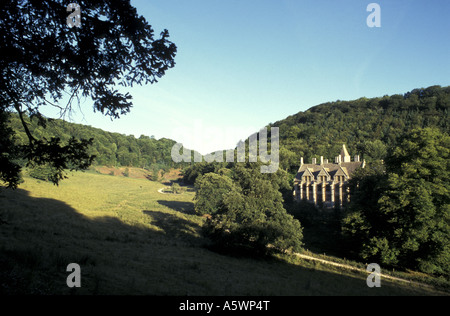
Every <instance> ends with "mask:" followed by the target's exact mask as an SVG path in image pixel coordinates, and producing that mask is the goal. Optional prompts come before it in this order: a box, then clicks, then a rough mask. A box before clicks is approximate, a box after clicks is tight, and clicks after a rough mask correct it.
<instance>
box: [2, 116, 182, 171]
mask: <svg viewBox="0 0 450 316" xmlns="http://www.w3.org/2000/svg"><path fill="white" fill-rule="evenodd" d="M26 121H27V123H28V128H29V130H30V132H31V133H33V135H36V136H37V138H39V139H42V138H45V139H48V140H49V139H51V138H52V137H53V138H59V139H60V140H61V142H62V143H67V142H68V141H69V139H70V138H71V137H75V138H79V139H91V138H92V139H93V141H92V145H91V146H89V148H88V154H89V155H90V156H95V159H94V160H93V164H94V165H100V166H110V167H138V168H143V169H146V170H152V171H154V170H156V171H159V170H164V171H167V170H169V169H170V168H181V167H183V164H184V165H185V164H186V163H183V162H181V163H175V162H173V160H172V157H171V149H172V146H173V145H174V144H175V143H176V142H175V141H174V140H171V139H167V138H161V139H155V137H154V136H146V135H141V136H140V137H139V138H136V137H135V136H134V135H124V134H119V133H112V132H107V131H104V130H102V129H99V128H95V127H91V126H87V125H82V124H76V123H71V122H67V121H64V120H61V119H49V120H48V122H47V123H46V127H45V128H44V127H43V126H40V125H39V124H38V120H36V119H30V117H26ZM9 127H11V128H12V129H13V130H14V132H15V136H14V137H15V143H16V145H17V146H21V145H25V144H26V143H27V142H28V138H27V135H26V133H25V131H24V128H23V125H22V123H21V121H20V119H19V116H18V115H17V114H15V113H10V122H9ZM24 164H25V161H23V162H22V165H24Z"/></svg>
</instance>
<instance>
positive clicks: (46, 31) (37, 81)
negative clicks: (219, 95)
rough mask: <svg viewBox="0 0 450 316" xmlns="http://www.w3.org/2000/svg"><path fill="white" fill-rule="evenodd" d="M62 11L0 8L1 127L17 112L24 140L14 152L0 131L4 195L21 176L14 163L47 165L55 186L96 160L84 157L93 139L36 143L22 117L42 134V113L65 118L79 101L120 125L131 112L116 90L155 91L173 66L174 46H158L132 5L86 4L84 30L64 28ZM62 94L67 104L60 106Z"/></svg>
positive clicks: (52, 4)
mask: <svg viewBox="0 0 450 316" xmlns="http://www.w3.org/2000/svg"><path fill="white" fill-rule="evenodd" d="M66 7H67V3H65V2H64V1H58V0H44V1H31V0H22V1H2V2H1V4H0V21H1V22H0V34H1V35H0V36H1V41H0V51H1V52H2V59H1V60H0V69H1V80H0V116H1V117H2V119H1V120H0V124H2V125H3V124H5V121H6V119H5V117H6V116H7V115H8V113H10V112H12V111H15V112H17V113H18V114H19V117H20V120H21V123H22V125H23V127H24V130H25V132H26V135H27V138H28V144H27V145H24V146H22V147H21V148H20V150H19V149H18V148H11V146H9V145H8V144H9V143H8V142H9V139H11V138H12V137H13V132H12V131H11V130H5V129H3V131H5V132H8V134H2V137H1V138H0V142H1V143H0V148H1V159H2V164H1V167H0V179H1V180H2V181H4V182H6V183H7V185H8V186H9V187H16V186H17V177H18V173H19V171H20V167H19V165H17V164H15V163H14V161H13V160H12V158H13V157H14V156H19V157H21V158H24V159H26V161H27V163H28V164H35V165H44V164H48V165H50V166H51V167H52V168H53V169H54V170H55V174H54V176H53V177H52V181H53V182H54V183H55V184H57V183H58V182H59V181H60V180H61V179H62V178H64V177H65V176H64V169H66V168H72V169H86V168H87V167H88V166H89V165H90V164H91V163H92V160H93V157H92V156H90V155H89V154H88V153H87V148H88V146H89V145H91V144H92V139H89V140H88V139H75V138H71V139H70V140H69V141H68V142H66V143H63V142H62V141H61V139H59V138H51V139H39V138H37V137H36V136H35V135H33V134H32V133H31V132H30V130H29V128H28V124H27V123H26V119H25V116H26V115H29V116H30V117H31V118H32V119H37V121H38V123H39V124H40V125H41V126H44V127H45V125H46V122H47V120H46V119H45V117H44V116H43V115H42V114H41V113H40V111H39V108H40V107H41V106H43V105H51V106H54V107H56V108H58V109H60V111H61V116H66V115H69V114H70V112H71V110H72V108H73V106H74V102H75V101H78V104H79V98H80V97H90V98H91V99H92V100H93V109H94V111H99V112H101V113H102V114H104V115H106V116H110V117H111V118H112V119H115V118H119V117H120V115H124V114H126V113H128V112H129V111H130V108H131V107H132V102H131V99H132V97H131V95H130V94H129V93H128V92H127V93H125V94H123V93H121V92H119V91H118V90H117V89H116V85H119V86H123V87H127V86H133V85H134V84H140V85H141V84H147V83H155V82H157V79H158V78H160V77H162V76H163V75H164V74H165V72H166V71H167V70H168V69H169V68H171V67H173V66H174V65H175V62H174V57H175V53H176V46H175V45H174V44H173V43H171V42H170V41H169V40H168V37H169V33H168V31H167V30H164V31H163V32H162V33H161V36H160V38H158V39H155V38H154V31H153V29H152V28H151V26H150V25H149V24H148V23H147V21H146V20H145V19H144V18H143V17H142V16H139V15H138V14H137V12H136V9H135V8H134V7H132V6H131V5H130V3H129V1H100V2H98V1H92V0H86V1H83V2H82V7H81V25H80V26H81V27H72V28H70V27H69V26H68V25H67V24H66V19H67V16H68V13H67V11H66ZM64 94H67V95H68V96H69V97H68V100H67V103H65V104H64V105H61V104H60V102H62V101H63V99H64V98H63V96H64ZM17 151H18V152H17Z"/></svg>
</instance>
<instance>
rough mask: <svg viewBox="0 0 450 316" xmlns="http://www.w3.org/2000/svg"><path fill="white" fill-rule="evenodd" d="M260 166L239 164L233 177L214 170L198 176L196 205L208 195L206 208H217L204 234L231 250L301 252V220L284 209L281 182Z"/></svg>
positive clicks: (208, 220) (236, 165) (231, 174)
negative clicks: (265, 172) (280, 190)
mask: <svg viewBox="0 0 450 316" xmlns="http://www.w3.org/2000/svg"><path fill="white" fill-rule="evenodd" d="M259 168H260V164H259V163H249V164H245V165H244V164H240V163H238V164H235V165H234V166H233V167H232V170H231V172H229V173H228V174H230V177H231V178H229V177H228V176H226V175H216V174H213V173H208V174H206V175H205V176H203V177H201V178H199V180H198V186H199V190H198V191H197V194H196V201H197V202H196V205H195V207H196V209H201V208H202V205H201V204H199V203H198V201H206V200H207V199H208V197H209V198H210V200H209V201H208V204H207V209H208V210H214V212H213V213H212V215H211V217H209V218H208V219H207V221H206V223H205V225H204V233H205V235H206V236H208V237H209V238H210V239H211V240H212V241H213V242H214V244H215V245H216V246H217V247H219V248H222V249H226V250H231V251H244V252H246V253H253V254H255V253H256V254H263V255H265V254H269V253H271V252H273V251H286V250H293V251H298V250H299V249H300V247H301V245H302V243H301V240H302V238H303V235H302V227H301V225H300V222H299V221H298V220H296V219H294V218H293V216H291V215H289V214H288V213H287V212H286V210H285V209H284V207H283V198H282V194H281V193H280V192H279V191H278V188H279V184H278V183H276V181H271V180H270V178H269V176H268V175H267V174H261V173H260V169H259ZM224 174H227V173H224ZM272 176H273V175H272ZM218 182H222V183H221V184H219V185H216V184H217V183H218ZM205 188H207V190H204V189H205ZM205 193H206V194H208V195H205ZM211 197H213V198H212V199H211Z"/></svg>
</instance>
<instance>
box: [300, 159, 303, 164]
mask: <svg viewBox="0 0 450 316" xmlns="http://www.w3.org/2000/svg"><path fill="white" fill-rule="evenodd" d="M302 165H303V157H301V158H300V166H302Z"/></svg>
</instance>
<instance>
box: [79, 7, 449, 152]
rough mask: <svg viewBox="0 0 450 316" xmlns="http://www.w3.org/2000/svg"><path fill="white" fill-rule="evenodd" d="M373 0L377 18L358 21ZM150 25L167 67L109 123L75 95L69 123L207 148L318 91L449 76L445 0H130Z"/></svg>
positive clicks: (307, 101) (340, 94)
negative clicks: (165, 40)
mask: <svg viewBox="0 0 450 316" xmlns="http://www.w3.org/2000/svg"><path fill="white" fill-rule="evenodd" d="M371 2H375V3H378V4H379V5H380V8H381V14H380V17H381V27H379V28H376V27H374V28H370V27H368V26H367V24H366V19H367V17H368V16H369V15H370V14H371V12H367V11H366V8H367V6H368V5H369V3H371ZM131 3H132V5H134V6H135V7H136V8H137V10H138V12H139V13H140V14H141V15H143V16H144V17H145V18H146V19H147V21H148V22H149V23H150V24H151V25H152V27H153V29H154V30H155V34H159V33H160V32H161V31H162V30H163V29H168V30H169V32H170V35H171V40H172V41H173V42H174V43H175V44H176V45H177V47H178V54H177V56H176V59H175V60H176V66H175V67H174V68H173V69H170V70H169V71H168V72H167V74H166V76H164V77H163V78H161V79H160V81H159V82H158V83H156V84H154V85H147V86H143V87H136V88H133V89H132V90H131V91H130V93H131V94H132V95H133V97H134V98H133V100H134V101H133V104H134V107H133V108H132V110H131V113H129V114H128V115H126V116H123V117H122V118H120V119H119V120H114V121H112V122H111V120H110V119H109V118H105V117H102V115H101V114H99V113H96V114H94V113H93V112H92V107H91V104H90V100H86V101H85V102H84V103H83V104H82V114H81V113H78V115H74V117H73V120H74V121H76V122H78V123H83V124H87V125H92V126H95V127H99V128H102V129H105V130H108V131H114V132H119V133H123V134H127V135H129V134H133V135H135V136H136V137H139V136H140V135H141V134H144V135H148V136H151V135H154V136H155V137H156V138H161V137H167V138H171V139H174V140H176V141H178V142H181V143H184V144H185V145H186V146H187V147H190V148H193V149H196V150H199V151H200V152H202V153H204V154H206V153H208V152H211V151H213V150H218V149H228V148H232V147H234V145H235V144H236V143H237V141H239V140H240V139H245V138H247V137H248V136H249V135H250V134H251V133H253V132H257V131H258V130H259V129H260V128H263V127H264V126H266V125H267V124H269V123H273V122H275V121H277V120H281V119H283V118H285V117H287V116H289V115H292V114H295V113H297V112H299V111H305V110H307V109H308V108H310V107H312V106H314V105H317V104H320V103H324V102H328V101H335V100H337V99H339V100H354V99H358V98H360V97H369V98H370V97H377V96H383V95H391V94H396V93H405V92H408V91H410V90H412V89H414V88H420V87H428V86H430V85H441V86H448V85H450V57H449V56H450V19H449V12H450V1H447V0H439V1H438V0H428V1H425V0H389V1H373V0H367V1H365V0H327V1H324V0H139V1H137V0H136V1H131Z"/></svg>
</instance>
